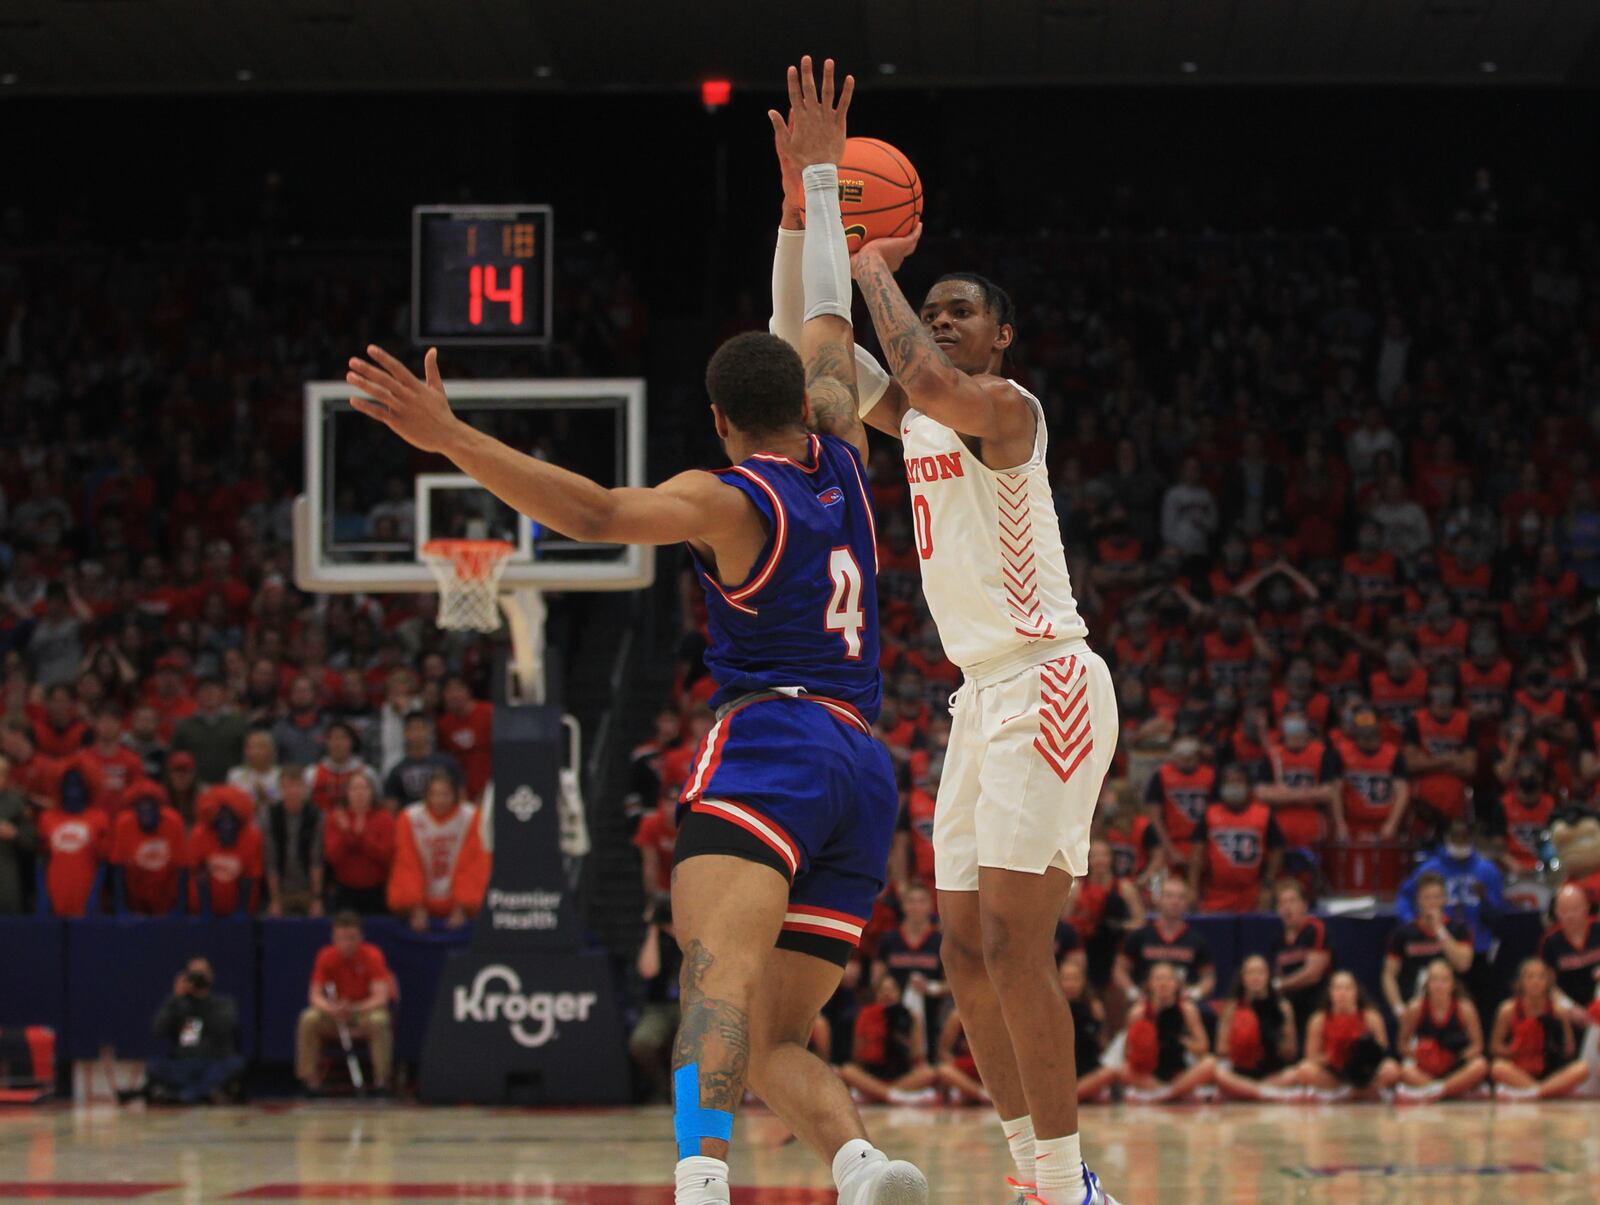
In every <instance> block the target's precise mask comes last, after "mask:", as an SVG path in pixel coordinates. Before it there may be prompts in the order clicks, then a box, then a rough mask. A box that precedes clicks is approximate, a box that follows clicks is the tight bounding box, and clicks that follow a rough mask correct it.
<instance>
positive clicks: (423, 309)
mask: <svg viewBox="0 0 1600 1205" xmlns="http://www.w3.org/2000/svg"><path fill="white" fill-rule="evenodd" d="M550 236H551V213H550V207H549V206H548V205H476V206H468V205H418V206H417V207H416V208H414V209H413V210H412V211H411V338H412V341H413V342H416V343H444V344H449V343H455V344H463V343H501V344H509V343H543V342H545V341H547V340H548V339H549V338H550V281H551V275H550V274H551V260H550Z"/></svg>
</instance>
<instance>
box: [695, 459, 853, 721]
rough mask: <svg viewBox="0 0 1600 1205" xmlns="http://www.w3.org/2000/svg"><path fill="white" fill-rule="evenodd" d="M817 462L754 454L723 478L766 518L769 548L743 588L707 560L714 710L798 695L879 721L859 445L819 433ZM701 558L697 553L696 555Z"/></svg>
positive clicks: (722, 472) (699, 565) (702, 568)
mask: <svg viewBox="0 0 1600 1205" xmlns="http://www.w3.org/2000/svg"><path fill="white" fill-rule="evenodd" d="M808 459H809V463H806V464H802V463H800V462H799V461H797V460H791V459H789V458H788V457H787V456H776V455H773V454H770V453H765V452H763V453H757V454H756V455H754V456H752V457H750V458H749V459H748V460H746V461H745V462H744V463H743V464H736V465H734V466H732V467H731V468H726V469H718V470H717V474H718V476H720V477H721V478H722V480H723V481H724V482H726V483H727V484H728V485H730V486H732V487H733V488H735V489H738V490H742V491H743V492H744V494H745V496H746V497H748V498H749V499H750V501H751V502H753V503H754V504H755V507H756V509H757V510H759V511H760V512H761V514H762V517H763V518H765V519H766V521H767V526H768V528H769V534H768V536H767V542H766V544H765V545H764V546H763V547H762V549H761V555H760V556H758V557H757V558H756V563H755V567H754V568H753V569H752V570H751V571H750V574H749V576H748V577H747V578H745V580H744V581H742V582H740V583H738V584H737V585H732V586H729V585H725V584H723V583H722V582H719V581H718V580H717V578H716V575H715V574H714V573H711V572H710V571H709V570H708V569H707V567H706V565H705V564H704V563H703V562H701V560H700V558H699V557H698V556H696V557H695V568H696V569H697V570H698V571H699V574H700V579H701V581H703V582H704V583H705V585H706V611H707V619H708V623H707V626H708V628H709V631H710V637H711V643H710V647H709V648H707V649H706V654H705V658H706V666H707V667H708V668H709V669H710V671H711V677H712V680H713V681H715V682H716V684H717V693H716V694H715V695H714V696H712V699H711V704H712V706H713V707H721V706H722V705H723V704H724V703H727V702H729V701H730V700H732V699H736V698H738V697H739V696H740V695H744V694H749V693H750V692H752V691H759V690H776V689H784V688H793V687H799V688H800V689H802V690H804V691H805V692H806V693H808V694H814V695H823V696H826V697H828V698H833V699H838V700H840V701H842V702H845V703H849V704H850V705H851V706H853V707H855V708H856V709H857V710H858V711H859V712H861V714H862V715H864V716H865V717H866V718H867V720H868V721H869V722H870V721H872V720H875V719H877V716H878V706H879V703H880V701H881V700H882V683H881V676H880V674H879V672H878V656H879V653H878V537H877V530H876V528H875V526H874V524H873V520H872V502H871V498H870V496H869V495H868V493H867V479H866V473H865V472H864V471H863V470H862V467H861V457H860V456H859V455H858V454H857V452H856V450H855V448H853V447H851V446H850V445H849V444H848V443H846V442H845V441H844V440H841V439H836V438H834V437H833V436H830V435H813V436H812V437H811V448H810V455H809V458H808ZM691 555H692V550H691Z"/></svg>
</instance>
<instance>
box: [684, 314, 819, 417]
mask: <svg viewBox="0 0 1600 1205" xmlns="http://www.w3.org/2000/svg"><path fill="white" fill-rule="evenodd" d="M706 392H707V393H708V394H709V395H710V396H711V401H712V402H713V403H714V404H715V405H716V407H717V409H719V410H721V411H722V413H723V414H724V415H725V416H726V417H727V419H728V421H729V422H730V423H732V424H733V425H734V426H735V427H737V428H739V430H740V431H742V432H744V433H745V434H746V435H769V434H773V433H775V432H778V431H785V430H788V429H789V428H791V427H798V426H800V425H801V423H802V422H803V416H804V414H805V400H806V372H805V366H804V365H803V364H801V363H800V356H799V355H798V353H796V351H795V350H794V348H792V347H790V346H789V345H788V344H787V343H785V342H784V341H783V340H782V339H780V338H778V337H777V336H776V335H769V334H767V333H766V332H765V331H747V332H746V333H745V334H742V335H735V336H734V337H733V338H731V339H729V340H728V341H727V342H726V343H724V344H723V345H722V346H721V347H719V348H717V350H716V352H715V353H714V354H713V355H712V357H711V362H710V363H709V364H707V365H706Z"/></svg>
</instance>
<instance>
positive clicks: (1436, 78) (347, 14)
mask: <svg viewBox="0 0 1600 1205" xmlns="http://www.w3.org/2000/svg"><path fill="white" fill-rule="evenodd" d="M803 49H812V50H816V51H817V52H819V53H833V54H835V55H837V56H839V57H840V58H841V59H842V60H843V61H845V62H847V63H849V64H850V65H851V66H852V67H854V68H855V69H857V70H858V71H862V70H864V71H866V72H867V73H870V74H872V75H873V76H874V77H876V81H877V82H878V83H881V84H891V85H893V86H897V87H925V86H928V85H932V84H940V85H952V84H954V85H981V84H1012V83H1015V84H1041V83H1044V84H1054V83H1064V84H1065V83H1070V84H1156V83H1171V84H1189V85H1193V84H1197V83H1200V84H1203V83H1226V84H1241V83H1243V84H1277V83H1308V84H1330V83H1332V84H1478V85H1484V86H1494V85H1505V84H1525V85H1581V86H1595V85H1600V0H0V94H3V93H4V92H10V93H11V94H13V95H15V94H18V93H25V92H34V93H41V92H44V93H132V92H146V93H148V92H156V93H160V92H216V91H220V90H233V89H241V88H249V89H256V90H274V91H278V90H293V91H303V90H317V91H325V90H355V91H363V90H365V91H392V90H419V89H420V90H432V89H490V90H502V89H543V88H561V89H580V90H589V91H612V90H617V91H626V90H662V89H675V88H683V87H692V86H693V85H694V84H696V83H697V82H698V81H699V80H701V79H703V78H705V77H708V76H725V77H728V78H731V79H732V80H733V81H734V83H735V86H742V85H747V84H755V85H759V86H763V87H766V86H770V84H771V81H772V80H773V78H774V73H775V71H776V70H777V69H780V68H781V65H782V64H783V63H785V62H787V61H788V60H789V58H790V57H791V56H793V55H794V54H796V53H798V52H799V51H800V50H803Z"/></svg>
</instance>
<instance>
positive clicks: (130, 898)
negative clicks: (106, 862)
mask: <svg viewBox="0 0 1600 1205" xmlns="http://www.w3.org/2000/svg"><path fill="white" fill-rule="evenodd" d="M110 861H111V864H112V865H113V866H120V867H121V868H122V876H123V893H124V897H125V898H126V900H127V903H128V907H129V909H131V910H132V911H134V912H143V913H147V914H150V915H160V914H162V913H166V912H171V911H172V910H173V908H175V907H176V906H177V904H178V871H180V870H182V869H183V868H184V867H186V866H187V865H188V864H189V850H188V841H187V839H186V838H185V836H184V831H183V817H182V816H180V815H178V813H177V810H176V809H174V808H169V807H163V808H162V809H161V819H160V820H158V821H157V822H156V829H155V832H153V833H147V832H145V831H144V830H143V829H142V828H140V827H139V817H138V816H137V815H135V814H134V812H133V811H132V810H131V809H129V810H127V811H124V812H123V813H122V814H121V815H120V816H118V817H117V818H116V821H115V822H114V824H113V826H112V838H111V858H110Z"/></svg>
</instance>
